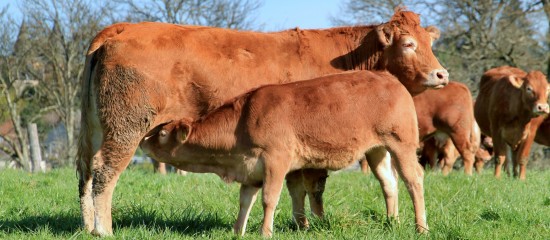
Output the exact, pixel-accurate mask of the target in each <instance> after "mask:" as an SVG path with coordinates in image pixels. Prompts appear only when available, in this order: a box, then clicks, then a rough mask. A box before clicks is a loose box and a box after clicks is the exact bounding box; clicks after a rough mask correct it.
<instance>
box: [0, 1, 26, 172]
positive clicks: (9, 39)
mask: <svg viewBox="0 0 550 240" xmlns="http://www.w3.org/2000/svg"><path fill="white" fill-rule="evenodd" d="M6 12H7V8H4V9H3V10H2V11H0V92H1V94H2V97H3V100H4V103H2V106H4V104H5V106H6V108H4V107H2V109H1V110H0V111H1V113H2V116H4V115H7V117H6V118H4V117H1V118H0V119H2V120H3V121H4V120H7V121H6V123H7V124H11V125H13V130H14V133H11V131H7V132H3V133H0V134H1V135H0V140H1V142H0V150H1V151H3V152H5V153H6V154H8V155H9V156H11V158H12V160H13V161H15V162H16V163H17V164H18V165H19V166H22V167H23V168H24V169H25V170H27V171H30V161H29V149H28V141H27V137H26V132H25V130H24V128H23V126H24V125H23V122H22V116H21V112H22V105H21V102H22V101H23V98H22V97H21V94H18V93H19V91H18V89H17V88H18V87H17V86H18V85H20V84H18V83H20V81H21V80H22V77H23V76H22V75H23V74H22V73H23V72H24V69H25V62H26V53H25V51H26V50H27V49H20V52H18V53H16V52H15V51H14V49H15V45H16V44H15V43H16V39H17V26H18V24H16V23H15V21H14V20H13V19H12V18H11V17H10V16H8V15H7V13H6ZM10 122H11V123H10Z"/></svg>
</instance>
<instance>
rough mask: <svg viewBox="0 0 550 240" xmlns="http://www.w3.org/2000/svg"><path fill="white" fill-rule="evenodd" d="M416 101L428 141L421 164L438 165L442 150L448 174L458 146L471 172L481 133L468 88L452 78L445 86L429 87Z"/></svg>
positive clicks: (423, 138)
mask: <svg viewBox="0 0 550 240" xmlns="http://www.w3.org/2000/svg"><path fill="white" fill-rule="evenodd" d="M413 100H414V105H415V109H416V114H417V116H418V128H419V132H420V141H421V142H425V141H427V142H426V143H424V144H423V145H424V147H423V151H424V153H425V155H426V156H425V157H424V158H421V159H420V161H421V163H422V164H423V165H425V164H426V163H427V164H429V165H430V166H431V167H432V168H434V167H435V164H436V162H437V161H436V160H435V159H436V157H435V155H436V154H437V153H441V154H442V157H443V158H442V161H441V163H442V166H443V174H445V175H446V174H448V173H449V172H450V171H451V170H452V166H453V164H454V162H455V161H456V158H457V157H458V154H455V149H457V150H458V152H459V154H460V155H462V157H463V161H464V172H465V173H466V174H468V175H471V174H472V166H473V164H474V161H475V153H476V151H477V149H478V146H479V141H480V140H479V138H480V136H479V134H480V133H479V127H478V126H477V124H476V122H475V119H474V110H473V102H472V96H471V93H470V90H469V89H468V87H467V86H466V85H464V84H463V83H460V82H454V81H451V82H449V85H448V86H446V87H445V88H443V89H441V90H427V91H425V92H423V93H421V94H418V95H416V96H414V97H413ZM449 137H450V138H449ZM451 140H452V142H451ZM453 143H454V144H453ZM455 146H456V148H455Z"/></svg>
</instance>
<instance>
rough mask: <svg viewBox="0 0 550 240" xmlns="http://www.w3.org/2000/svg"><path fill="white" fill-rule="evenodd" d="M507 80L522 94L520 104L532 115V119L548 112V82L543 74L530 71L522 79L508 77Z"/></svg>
mask: <svg viewBox="0 0 550 240" xmlns="http://www.w3.org/2000/svg"><path fill="white" fill-rule="evenodd" d="M508 80H509V81H510V82H511V83H512V84H513V85H514V86H516V87H519V88H520V89H521V92H522V94H521V95H522V102H523V104H524V106H526V107H528V108H529V109H530V111H531V113H532V117H538V116H540V115H543V114H548V113H549V112H550V107H549V105H548V92H549V91H550V90H549V86H548V81H547V80H546V77H545V76H544V74H542V73H541V72H539V71H532V72H530V73H528V74H527V75H526V76H525V77H524V78H518V77H515V76H509V77H508Z"/></svg>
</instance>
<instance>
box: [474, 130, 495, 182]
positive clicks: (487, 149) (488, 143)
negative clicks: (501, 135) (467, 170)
mask: <svg viewBox="0 0 550 240" xmlns="http://www.w3.org/2000/svg"><path fill="white" fill-rule="evenodd" d="M492 158H493V139H492V138H491V137H489V136H486V135H484V134H481V144H480V145H479V149H478V150H477V152H476V161H475V163H474V167H475V169H476V171H477V172H478V173H481V172H482V171H483V167H484V166H485V163H487V162H489V161H491V159H492Z"/></svg>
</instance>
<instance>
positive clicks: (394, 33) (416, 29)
mask: <svg viewBox="0 0 550 240" xmlns="http://www.w3.org/2000/svg"><path fill="white" fill-rule="evenodd" d="M376 33H377V35H378V39H379V41H380V42H381V43H382V45H383V46H384V52H383V55H382V59H381V62H380V63H381V64H382V68H384V69H387V70H388V71H389V72H391V73H392V74H393V75H395V76H396V77H397V78H398V79H399V81H401V82H402V83H403V85H405V87H406V88H407V90H409V92H410V93H411V94H413V95H416V94H418V93H421V92H423V91H424V90H426V89H427V88H436V89H437V88H442V87H444V86H445V85H447V84H448V83H449V73H448V72H447V70H446V69H445V68H443V67H442V66H441V64H440V63H439V61H438V60H437V58H436V57H435V55H434V54H433V52H432V43H433V41H435V40H436V39H438V38H439V30H438V29H437V28H435V27H427V28H423V27H421V26H420V19H419V17H418V15H417V14H415V13H413V12H408V11H400V10H397V11H396V13H395V14H394V16H393V17H392V19H391V20H390V21H389V22H388V23H385V24H382V25H379V26H378V27H377V28H376Z"/></svg>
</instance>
